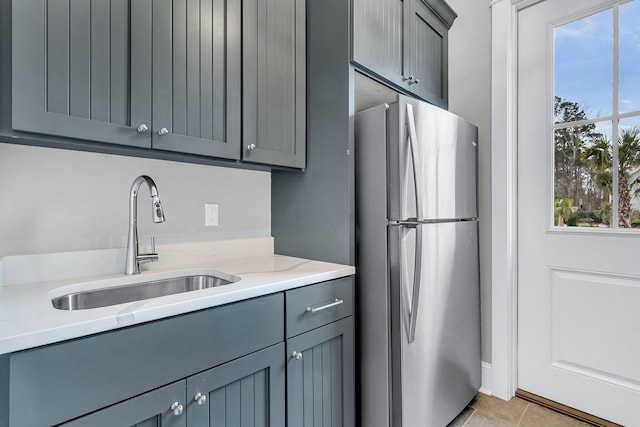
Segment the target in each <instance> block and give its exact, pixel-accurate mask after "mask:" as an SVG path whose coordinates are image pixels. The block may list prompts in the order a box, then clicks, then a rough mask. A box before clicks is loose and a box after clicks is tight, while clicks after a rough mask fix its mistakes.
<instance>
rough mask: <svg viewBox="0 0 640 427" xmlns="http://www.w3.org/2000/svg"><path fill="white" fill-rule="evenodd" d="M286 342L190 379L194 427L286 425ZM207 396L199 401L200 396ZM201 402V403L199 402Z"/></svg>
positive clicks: (189, 413) (189, 400)
mask: <svg viewBox="0 0 640 427" xmlns="http://www.w3.org/2000/svg"><path fill="white" fill-rule="evenodd" d="M283 352H284V344H277V345H274V346H272V347H269V348H266V349H264V350H261V351H258V352H256V353H253V354H250V355H248V356H245V357H241V358H239V359H236V360H234V361H232V362H229V363H226V364H224V365H221V366H218V367H216V368H213V369H210V370H208V371H205V372H203V373H201V374H198V375H194V376H193V377H190V378H187V416H188V418H189V423H190V424H191V425H194V426H212V427H234V426H242V427H268V426H281V425H284V406H285V402H284V387H285V384H284V381H285V379H284V369H285V368H284V362H283V361H284V353H283ZM198 393H200V395H204V396H205V398H204V399H202V401H201V402H198V400H197V399H196V396H200V395H199V394H198ZM199 403H200V404H199Z"/></svg>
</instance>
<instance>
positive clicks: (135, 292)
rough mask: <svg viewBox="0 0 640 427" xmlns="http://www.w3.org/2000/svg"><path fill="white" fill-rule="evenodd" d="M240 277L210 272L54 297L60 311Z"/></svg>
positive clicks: (218, 283)
mask: <svg viewBox="0 0 640 427" xmlns="http://www.w3.org/2000/svg"><path fill="white" fill-rule="evenodd" d="M234 279H235V280H234ZM238 280H239V278H231V280H227V279H223V278H221V277H217V276H210V275H197V276H183V277H174V278H171V279H163V280H155V281H152V282H142V283H135V284H131V285H124V286H114V287H109V288H102V289H93V290H90V291H82V292H74V293H70V294H67V295H62V296H60V297H56V298H53V299H52V300H51V303H52V304H53V307H54V308H57V309H58V310H86V309H89V308H98V307H107V306H110V305H116V304H122V303H125V302H133V301H140V300H145V299H150V298H156V297H161V296H165V295H173V294H180V293H183V292H191V291H197V290H200V289H208V288H215V287H217V286H224V285H229V284H231V283H233V282H237V281H238Z"/></svg>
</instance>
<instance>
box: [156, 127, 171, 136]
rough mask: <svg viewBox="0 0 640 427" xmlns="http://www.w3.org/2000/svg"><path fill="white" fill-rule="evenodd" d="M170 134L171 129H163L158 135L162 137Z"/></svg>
mask: <svg viewBox="0 0 640 427" xmlns="http://www.w3.org/2000/svg"><path fill="white" fill-rule="evenodd" d="M168 133H169V129H167V128H162V129H160V130H159V131H158V135H160V136H164V135H166V134H168Z"/></svg>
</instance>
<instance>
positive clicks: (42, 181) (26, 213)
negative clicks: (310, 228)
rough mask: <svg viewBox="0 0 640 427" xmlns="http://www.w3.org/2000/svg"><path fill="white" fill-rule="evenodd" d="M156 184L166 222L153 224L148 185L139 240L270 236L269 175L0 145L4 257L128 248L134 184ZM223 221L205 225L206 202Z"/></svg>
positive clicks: (140, 206)
mask: <svg viewBox="0 0 640 427" xmlns="http://www.w3.org/2000/svg"><path fill="white" fill-rule="evenodd" d="M142 174H146V175H149V176H151V177H152V178H153V179H154V181H155V182H156V184H157V186H158V191H159V194H160V199H161V201H162V204H163V207H164V210H165V216H166V222H164V223H162V224H153V223H152V221H151V204H150V199H149V197H148V194H149V193H148V190H147V188H146V184H143V186H142V188H141V191H140V193H139V196H138V234H139V237H140V243H141V245H142V244H147V242H148V240H149V238H150V236H152V235H153V236H155V237H156V244H158V245H162V244H166V243H178V242H189V241H198V240H220V239H233V238H243V237H266V236H270V235H271V174H270V173H269V172H257V171H247V170H242V169H232V168H223V167H216V166H205V165H195V164H188V163H178V162H169V161H164V160H152V159H140V158H134V157H124V156H113V155H107V154H97V153H87V152H80V151H70V150H60V149H52V148H42V147H31V146H22V145H14V144H0V258H2V257H3V256H6V255H18V254H36V253H49V252H62V251H78V250H89V249H108V248H118V247H126V238H127V229H128V209H129V207H128V206H129V189H130V188H131V183H132V182H133V180H134V179H135V178H136V177H137V176H138V175H142ZM205 203H218V204H219V205H220V226H219V227H205V226H204V204H205Z"/></svg>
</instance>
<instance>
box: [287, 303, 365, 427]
mask: <svg viewBox="0 0 640 427" xmlns="http://www.w3.org/2000/svg"><path fill="white" fill-rule="evenodd" d="M353 349H354V344H353V317H351V316H350V317H347V318H345V319H342V320H339V321H337V322H334V323H330V324H328V325H326V326H323V327H320V328H318V329H314V330H312V331H309V332H306V333H304V334H301V335H298V336H296V337H294V338H290V339H289V340H287V354H288V355H289V359H288V361H287V420H288V422H289V424H288V425H289V426H296V427H314V426H323V427H352V426H354V425H355V419H354V408H355V406H354V405H355V403H354V393H355V391H354V376H353V375H354V350H353Z"/></svg>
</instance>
